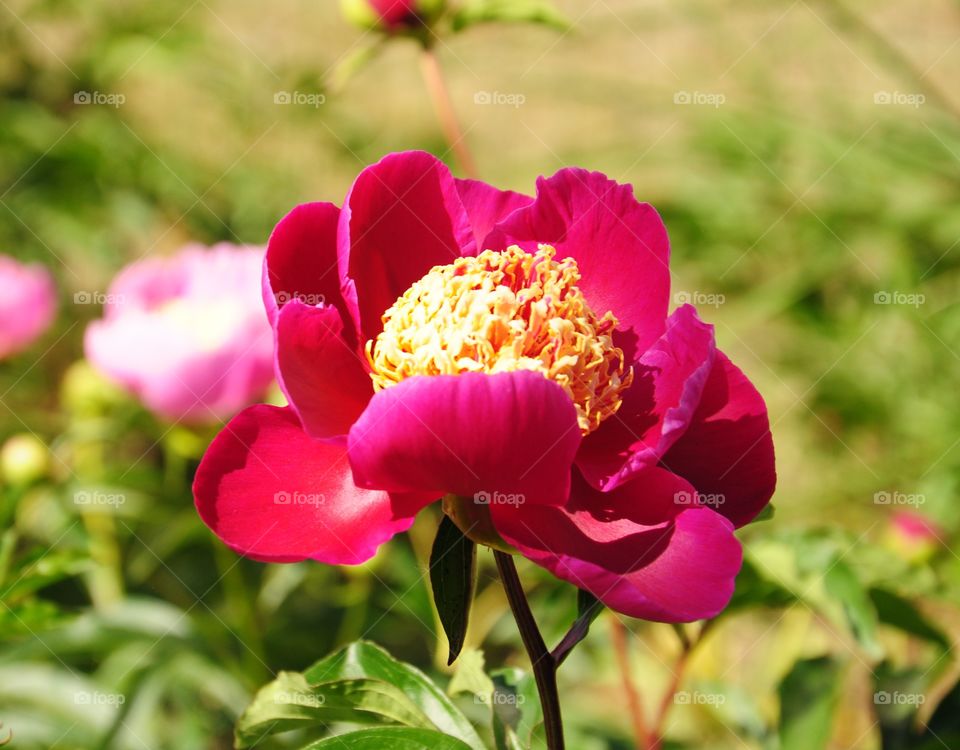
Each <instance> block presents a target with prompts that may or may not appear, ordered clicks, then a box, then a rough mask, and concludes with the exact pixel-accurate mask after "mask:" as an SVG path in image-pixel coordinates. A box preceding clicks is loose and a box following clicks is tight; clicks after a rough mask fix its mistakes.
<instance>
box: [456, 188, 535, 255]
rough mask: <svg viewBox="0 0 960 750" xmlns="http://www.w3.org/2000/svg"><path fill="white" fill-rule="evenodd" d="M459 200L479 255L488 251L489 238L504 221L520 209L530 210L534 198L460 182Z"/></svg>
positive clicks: (510, 191)
mask: <svg viewBox="0 0 960 750" xmlns="http://www.w3.org/2000/svg"><path fill="white" fill-rule="evenodd" d="M456 182H457V190H458V191H459V192H460V199H461V200H462V201H463V205H464V207H465V208H466V209H467V215H468V216H469V217H470V225H471V226H472V227H473V236H474V238H475V239H476V241H477V246H476V249H477V252H482V251H483V250H486V249H487V245H486V239H487V235H488V234H490V232H491V231H492V230H493V228H494V227H495V226H496V225H497V224H499V223H500V222H501V221H503V220H504V219H506V218H507V217H508V216H509V215H510V214H512V213H513V212H514V211H516V210H517V209H518V208H523V207H524V206H529V205H530V204H531V203H533V198H531V197H530V196H529V195H523V194H522V193H515V192H513V191H512V190H498V189H497V188H495V187H492V186H491V185H488V184H487V183H485V182H481V181H480V180H460V179H458V180H457V181H456Z"/></svg>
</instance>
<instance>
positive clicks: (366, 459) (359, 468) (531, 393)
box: [347, 371, 580, 504]
mask: <svg viewBox="0 0 960 750" xmlns="http://www.w3.org/2000/svg"><path fill="white" fill-rule="evenodd" d="M347 444H348V450H349V454H350V464H351V466H353V473H354V477H355V478H356V481H357V484H358V485H359V486H361V487H370V488H379V489H384V490H389V491H392V492H421V491H422V492H429V491H432V492H434V493H435V494H436V495H437V496H440V495H442V494H445V493H451V492H452V493H455V494H457V495H462V496H473V495H476V494H477V493H488V494H490V495H493V494H495V493H503V494H506V495H515V496H516V495H519V496H523V497H524V498H525V500H526V501H528V502H532V503H555V504H559V503H563V502H565V501H566V498H567V492H568V490H569V484H570V466H571V463H572V461H573V456H574V454H575V453H576V450H577V446H578V445H579V444H580V429H579V427H578V425H577V418H576V411H575V410H574V408H573V402H572V401H571V400H570V398H569V397H568V396H567V395H566V393H564V391H563V390H562V389H561V388H560V386H558V385H557V384H556V383H553V382H552V381H550V380H547V379H546V378H545V377H544V376H543V375H541V374H540V373H537V372H528V371H519V372H506V373H499V374H496V375H484V374H479V373H466V374H463V375H434V376H429V377H427V376H414V377H411V378H407V379H406V380H404V381H402V382H400V383H398V384H397V385H394V386H391V387H389V388H386V389H385V390H382V391H380V392H379V393H377V394H376V395H375V396H374V397H373V399H371V401H370V404H369V405H368V406H367V409H366V411H364V413H363V415H362V416H361V417H360V419H358V420H357V422H356V424H354V426H353V428H352V429H351V430H350V436H349V440H348V443H347Z"/></svg>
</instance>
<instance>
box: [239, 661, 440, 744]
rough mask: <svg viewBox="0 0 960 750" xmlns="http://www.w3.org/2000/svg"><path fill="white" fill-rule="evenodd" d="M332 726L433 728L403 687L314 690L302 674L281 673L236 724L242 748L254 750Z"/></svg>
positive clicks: (323, 686) (373, 684)
mask: <svg viewBox="0 0 960 750" xmlns="http://www.w3.org/2000/svg"><path fill="white" fill-rule="evenodd" d="M333 722H348V723H351V724H401V725H405V726H412V727H420V728H423V729H433V728H434V726H433V724H432V723H431V722H430V720H429V719H428V718H427V716H426V715H425V714H424V713H423V711H421V710H420V709H419V708H418V707H417V706H416V705H415V704H414V703H413V701H412V700H411V699H410V698H409V697H408V696H407V695H406V694H405V693H404V692H403V691H402V690H401V689H400V688H398V687H395V686H394V685H391V684H390V683H387V682H383V681H381V680H370V679H347V680H337V681H335V682H324V683H320V684H311V683H310V682H308V681H307V679H306V678H305V677H304V676H303V675H302V674H300V673H299V672H280V673H279V674H278V675H277V678H276V679H275V680H274V681H273V682H271V683H269V684H268V685H266V686H264V687H262V688H261V689H260V691H259V692H258V693H257V695H256V697H255V698H254V699H253V703H251V704H250V705H249V706H248V707H247V710H246V711H244V712H243V715H242V716H241V717H240V720H239V721H238V722H237V727H236V739H237V747H239V748H245V747H253V746H254V745H256V744H257V743H259V742H260V740H261V739H262V738H263V737H264V736H265V735H268V734H274V733H276V732H286V731H288V730H291V729H298V728H306V729H317V730H319V729H326V728H327V727H328V726H329V725H330V724H331V723H333Z"/></svg>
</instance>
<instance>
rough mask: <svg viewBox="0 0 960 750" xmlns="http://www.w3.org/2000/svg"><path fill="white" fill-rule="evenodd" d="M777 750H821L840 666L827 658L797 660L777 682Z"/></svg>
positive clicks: (828, 730)
mask: <svg viewBox="0 0 960 750" xmlns="http://www.w3.org/2000/svg"><path fill="white" fill-rule="evenodd" d="M779 693H780V750H822V748H825V747H826V746H827V742H828V741H829V740H830V734H831V729H832V725H833V716H834V711H835V709H836V707H837V702H838V699H839V697H840V665H839V663H838V662H836V661H835V660H833V659H831V658H829V657H826V656H824V657H820V658H818V659H809V660H805V661H799V662H797V663H796V664H795V665H794V666H793V669H791V670H790V673H789V674H788V675H787V676H786V677H784V679H783V682H781V683H780V689H779Z"/></svg>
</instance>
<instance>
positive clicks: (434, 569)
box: [430, 516, 477, 665]
mask: <svg viewBox="0 0 960 750" xmlns="http://www.w3.org/2000/svg"><path fill="white" fill-rule="evenodd" d="M476 580H477V545H476V544H474V543H473V540H471V539H469V538H467V537H466V536H465V535H464V533H463V532H462V531H460V529H459V527H458V526H457V525H456V524H455V523H454V522H453V521H451V520H450V518H449V517H448V516H444V517H443V520H442V521H441V522H440V527H439V528H438V529H437V536H436V538H435V539H434V540H433V549H432V550H431V551H430V586H431V588H432V589H433V602H434V604H435V605H436V607H437V614H438V615H440V624H441V625H443V631H444V632H445V633H446V634H447V641H448V642H449V643H450V653H449V656H448V657H447V664H448V665H450V664H453V662H454V661H455V660H456V658H457V656H458V655H459V654H460V650H461V649H462V648H463V643H464V641H465V640H466V637H467V625H468V624H469V620H470V606H471V605H472V604H473V594H474V588H475V586H476Z"/></svg>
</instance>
